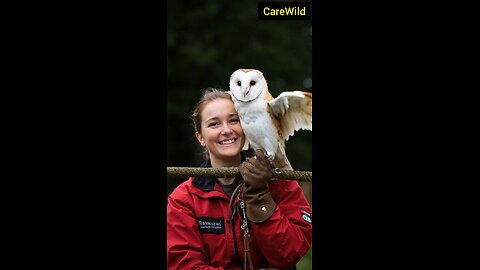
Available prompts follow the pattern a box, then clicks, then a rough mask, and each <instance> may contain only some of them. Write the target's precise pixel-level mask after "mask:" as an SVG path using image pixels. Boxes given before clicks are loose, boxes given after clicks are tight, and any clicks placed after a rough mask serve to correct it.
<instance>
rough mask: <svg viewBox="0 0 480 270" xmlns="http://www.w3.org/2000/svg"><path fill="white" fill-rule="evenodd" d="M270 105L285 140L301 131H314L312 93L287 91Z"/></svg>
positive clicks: (271, 101) (269, 103) (270, 102)
mask: <svg viewBox="0 0 480 270" xmlns="http://www.w3.org/2000/svg"><path fill="white" fill-rule="evenodd" d="M268 105H269V107H270V109H271V111H272V113H273V114H274V115H275V117H276V118H277V119H278V120H279V121H280V126H281V132H282V135H283V138H284V139H285V140H288V138H289V137H290V136H292V135H293V133H294V132H295V131H297V130H299V129H306V130H312V93H309V92H303V91H285V92H282V93H281V94H280V95H279V96H278V97H276V98H274V99H272V100H270V101H269V102H268Z"/></svg>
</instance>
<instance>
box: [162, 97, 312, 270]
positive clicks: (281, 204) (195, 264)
mask: <svg viewBox="0 0 480 270" xmlns="http://www.w3.org/2000/svg"><path fill="white" fill-rule="evenodd" d="M192 119H193V123H194V126H195V136H196V138H197V140H198V142H199V143H200V144H201V145H202V146H203V147H204V148H205V150H206V151H207V152H208V157H207V159H206V160H205V162H204V163H203V164H202V165H201V167H206V168H209V167H211V168H221V167H238V170H239V172H240V177H232V178H214V177H206V176H198V177H190V178H189V179H188V180H187V181H185V182H183V183H182V184H180V185H179V186H178V187H177V188H175V190H174V191H173V192H172V193H171V194H170V196H169V197H168V203H167V265H168V269H194V268H202V267H204V268H206V266H212V267H216V269H219V268H220V267H223V269H231V270H241V269H246V265H247V264H248V265H249V267H250V268H249V269H270V270H275V269H295V264H296V263H298V262H299V261H300V259H301V258H302V257H303V256H304V255H305V254H306V253H307V251H308V250H309V248H310V247H311V243H312V240H311V236H312V224H311V222H312V221H311V218H310V217H311V209H310V205H309V203H308V201H307V200H306V198H305V195H304V194H303V191H302V189H301V188H300V185H299V184H298V182H297V181H292V180H289V179H281V178H278V179H276V180H275V181H272V179H274V178H273V175H272V167H271V166H272V165H271V163H270V161H269V160H268V159H267V158H266V156H265V150H264V149H255V157H254V158H250V157H247V156H246V154H245V152H244V151H242V149H243V146H244V144H245V134H244V132H243V128H242V125H241V122H240V118H239V116H238V114H237V111H236V110H235V106H234V103H233V100H232V97H231V96H230V94H229V93H227V92H225V91H224V90H221V89H207V90H206V91H204V94H203V96H202V97H201V99H200V101H199V102H198V103H197V104H196V106H195V109H194V111H193V114H192ZM272 247H278V248H272Z"/></svg>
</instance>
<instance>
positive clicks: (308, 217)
mask: <svg viewBox="0 0 480 270" xmlns="http://www.w3.org/2000/svg"><path fill="white" fill-rule="evenodd" d="M300 214H301V215H302V219H303V220H305V221H307V222H309V223H312V215H311V214H310V213H308V212H307V211H305V210H303V209H300Z"/></svg>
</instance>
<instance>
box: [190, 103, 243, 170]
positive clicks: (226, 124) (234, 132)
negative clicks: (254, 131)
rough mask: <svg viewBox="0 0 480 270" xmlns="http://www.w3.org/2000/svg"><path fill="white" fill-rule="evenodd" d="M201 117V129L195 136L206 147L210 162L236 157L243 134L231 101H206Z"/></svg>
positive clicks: (224, 160)
mask: <svg viewBox="0 0 480 270" xmlns="http://www.w3.org/2000/svg"><path fill="white" fill-rule="evenodd" d="M201 119H202V120H201V131H200V132H196V133H195V136H196V137H197V139H198V141H199V142H200V144H201V145H202V146H204V147H206V148H207V149H208V152H209V155H210V159H211V160H212V163H213V162H214V160H215V161H223V162H228V161H229V160H235V159H238V158H239V154H240V151H242V147H243V144H244V143H245V135H244V134H243V129H242V126H241V124H240V118H239V117H238V114H237V111H236V110H235V107H234V105H233V101H232V100H229V99H225V98H217V99H214V100H212V101H210V102H208V103H206V104H205V105H204V107H203V110H202V112H201ZM217 163H218V162H217Z"/></svg>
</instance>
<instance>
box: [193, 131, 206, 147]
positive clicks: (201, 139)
mask: <svg viewBox="0 0 480 270" xmlns="http://www.w3.org/2000/svg"><path fill="white" fill-rule="evenodd" d="M195 137H197V140H198V142H199V143H200V144H201V145H202V146H203V147H205V146H206V144H205V140H204V139H203V136H202V134H200V132H198V131H195Z"/></svg>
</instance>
